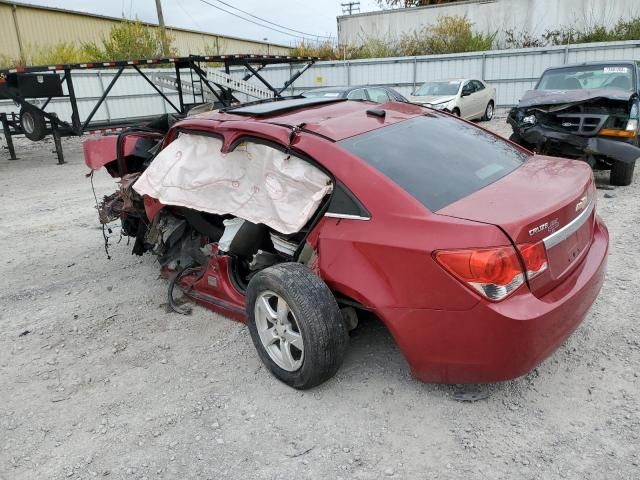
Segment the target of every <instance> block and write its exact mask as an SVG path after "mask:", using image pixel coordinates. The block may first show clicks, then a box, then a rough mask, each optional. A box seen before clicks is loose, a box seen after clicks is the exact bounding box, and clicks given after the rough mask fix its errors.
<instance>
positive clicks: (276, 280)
mask: <svg viewBox="0 0 640 480" xmlns="http://www.w3.org/2000/svg"><path fill="white" fill-rule="evenodd" d="M246 298H247V318H248V326H249V332H250V334H251V339H252V340H253V344H254V346H255V347H256V350H257V351H258V355H259V356H260V359H261V360H262V362H263V363H264V364H265V366H267V368H269V370H270V371H271V373H273V375H275V377H276V378H278V379H279V380H281V381H282V382H284V383H286V384H287V385H289V386H291V387H293V388H297V389H301V390H302V389H307V388H312V387H315V386H316V385H319V384H321V383H323V382H325V381H326V380H328V379H330V378H331V377H333V375H335V373H336V372H337V371H338V368H340V365H341V364H342V361H343V360H344V356H345V353H346V349H347V343H348V338H349V337H348V333H347V329H346V326H345V324H344V322H343V319H342V314H341V312H340V309H339V308H338V304H337V302H336V300H335V298H334V296H333V294H332V293H331V290H329V287H327V285H326V284H325V283H324V282H323V281H322V280H321V279H320V278H319V277H318V276H317V275H316V274H315V273H314V272H313V271H312V270H310V269H309V268H307V267H305V266H304V265H301V264H299V263H281V264H278V265H275V266H273V267H269V268H265V269H264V270H262V271H260V272H259V273H257V274H256V275H255V276H254V277H253V278H252V279H251V281H250V282H249V286H248V288H247V297H246Z"/></svg>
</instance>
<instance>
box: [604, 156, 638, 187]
mask: <svg viewBox="0 0 640 480" xmlns="http://www.w3.org/2000/svg"><path fill="white" fill-rule="evenodd" d="M635 168H636V162H631V163H626V162H615V163H614V164H613V165H612V166H611V177H609V183H610V184H611V185H616V186H619V187H626V186H627V185H631V181H632V180H633V171H634V169H635Z"/></svg>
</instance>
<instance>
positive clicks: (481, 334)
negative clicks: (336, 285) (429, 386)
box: [377, 221, 609, 383]
mask: <svg viewBox="0 0 640 480" xmlns="http://www.w3.org/2000/svg"><path fill="white" fill-rule="evenodd" d="M608 246H609V234H608V232H607V229H606V227H605V226H604V224H603V223H601V222H600V221H598V222H597V223H596V229H595V232H594V239H593V243H592V245H591V248H590V250H589V253H588V255H587V256H586V257H585V259H584V260H583V261H582V264H581V265H579V266H578V267H577V268H576V270H574V271H573V272H572V273H571V274H570V275H569V276H568V277H567V278H566V280H565V281H564V282H563V283H562V284H560V285H559V286H558V287H556V288H555V289H554V290H552V291H551V292H549V293H548V294H546V295H545V296H543V297H541V298H537V297H536V296H534V295H533V294H532V293H531V292H530V291H529V289H528V288H527V287H521V288H520V289H519V290H518V291H517V292H516V293H515V294H514V295H513V296H512V297H509V298H508V299H507V300H505V301H503V302H499V303H491V302H487V301H481V302H479V303H478V304H477V305H476V306H475V307H474V308H472V309H471V310H467V311H435V310H425V309H404V308H386V309H381V310H379V311H377V313H378V315H379V316H380V317H381V318H382V319H383V321H384V322H385V323H386V325H387V326H388V328H389V329H390V331H391V333H392V335H393V336H394V338H395V340H396V342H397V343H398V345H399V347H400V349H401V350H402V352H403V353H404V355H405V357H406V359H407V361H408V363H409V365H410V367H411V371H412V373H413V375H414V376H415V377H416V378H418V379H419V380H422V381H424V382H433V383H490V382H498V381H503V380H509V379H512V378H516V377H519V376H521V375H524V374H526V373H527V372H529V371H530V370H531V369H533V368H535V367H536V366H537V365H539V364H540V363H541V362H542V361H543V360H544V359H545V358H547V357H548V356H549V355H551V354H552V353H553V352H554V351H555V350H556V349H557V348H558V347H559V346H560V345H561V344H562V343H563V342H564V341H565V340H566V339H567V337H569V335H571V333H573V331H574V330H575V329H576V328H577V327H578V325H579V324H580V323H581V322H582V319H583V318H584V317H585V315H586V313H587V311H588V310H589V308H590V307H591V305H592V304H593V302H594V301H595V299H596V297H597V295H598V293H599V291H600V288H601V287H602V283H603V282H604V274H605V269H606V259H607V251H608Z"/></svg>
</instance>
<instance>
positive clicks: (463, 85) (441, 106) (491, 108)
mask: <svg viewBox="0 0 640 480" xmlns="http://www.w3.org/2000/svg"><path fill="white" fill-rule="evenodd" d="M409 101H410V102H413V103H420V104H422V105H425V106H427V107H431V108H434V109H436V110H446V111H448V112H450V113H453V114H454V115H457V116H459V117H462V118H466V119H467V120H475V119H479V120H491V119H492V118H493V114H494V112H495V106H496V89H495V88H494V87H491V86H489V85H488V84H487V83H486V82H484V81H483V80H476V79H469V78H463V79H456V80H441V81H435V82H426V83H423V84H422V85H421V86H420V87H419V88H418V89H416V91H415V92H413V95H411V96H410V97H409Z"/></svg>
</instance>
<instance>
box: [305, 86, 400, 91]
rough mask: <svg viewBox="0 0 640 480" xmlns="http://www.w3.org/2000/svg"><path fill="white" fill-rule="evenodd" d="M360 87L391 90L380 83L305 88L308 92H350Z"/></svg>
mask: <svg viewBox="0 0 640 480" xmlns="http://www.w3.org/2000/svg"><path fill="white" fill-rule="evenodd" d="M361 88H382V89H384V90H393V89H392V88H391V87H385V86H382V85H349V86H346V85H343V86H338V87H318V88H314V89H311V90H307V91H308V92H350V91H352V90H358V89H361Z"/></svg>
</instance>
